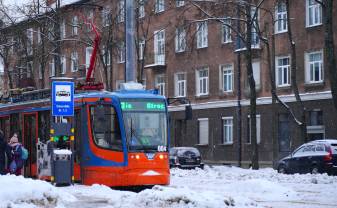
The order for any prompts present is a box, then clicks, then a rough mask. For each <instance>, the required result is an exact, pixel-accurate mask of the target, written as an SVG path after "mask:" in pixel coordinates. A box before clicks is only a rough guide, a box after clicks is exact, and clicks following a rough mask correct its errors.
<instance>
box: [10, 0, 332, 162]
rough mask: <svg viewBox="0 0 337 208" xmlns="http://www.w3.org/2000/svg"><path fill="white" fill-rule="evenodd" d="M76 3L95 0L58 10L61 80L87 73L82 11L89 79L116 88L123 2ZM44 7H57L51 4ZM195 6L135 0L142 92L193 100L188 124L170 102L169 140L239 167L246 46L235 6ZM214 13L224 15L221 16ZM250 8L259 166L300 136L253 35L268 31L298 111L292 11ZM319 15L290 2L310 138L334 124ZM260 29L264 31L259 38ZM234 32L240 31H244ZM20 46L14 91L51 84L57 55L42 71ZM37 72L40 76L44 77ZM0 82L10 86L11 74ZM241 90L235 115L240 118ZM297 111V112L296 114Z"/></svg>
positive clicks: (307, 5) (246, 147) (245, 123)
mask: <svg viewBox="0 0 337 208" xmlns="http://www.w3.org/2000/svg"><path fill="white" fill-rule="evenodd" d="M79 2H81V3H82V4H83V5H85V4H89V3H90V4H91V5H96V6H91V7H89V6H76V7H71V6H69V5H65V6H63V7H62V6H61V10H62V11H63V12H62V21H60V24H59V25H60V26H59V27H60V38H61V39H63V40H64V41H62V44H61V47H60V48H61V53H60V54H61V55H60V62H61V66H62V67H61V69H62V70H61V73H60V74H59V76H70V77H75V78H76V80H77V81H80V80H81V79H83V77H84V75H85V69H86V68H87V66H88V63H89V60H90V55H91V53H92V45H91V44H90V40H93V38H94V33H93V32H92V31H91V29H90V27H89V28H88V26H87V25H86V24H85V23H84V19H83V15H85V16H86V18H85V19H87V20H88V19H89V20H93V21H94V22H95V24H96V25H97V27H98V29H99V31H100V32H101V34H102V42H101V45H100V49H101V50H100V56H98V62H97V64H96V70H95V75H94V76H95V78H96V80H100V81H102V82H103V83H104V84H105V87H106V88H107V89H109V90H116V89H118V83H121V82H123V81H124V79H125V76H124V74H125V73H124V62H125V46H124V41H123V24H124V22H125V18H124V12H125V9H124V1H122V0H121V1H103V0H100V1H79ZM48 3H49V5H53V4H54V2H53V1H49V2H48ZM97 5H98V6H97ZM198 5H199V4H198ZM198 5H195V3H191V1H184V0H149V1H146V2H145V1H144V2H143V1H140V2H139V4H137V10H136V11H137V12H136V14H137V15H138V20H137V24H136V25H137V35H136V36H137V37H136V43H137V59H138V61H139V62H138V69H137V73H138V74H137V76H138V80H141V81H142V82H143V84H145V85H146V88H148V89H151V88H158V90H159V92H160V94H163V95H165V96H167V97H169V98H173V97H176V98H187V99H189V100H190V101H191V105H192V109H193V118H192V119H191V120H186V119H185V112H184V109H185V108H184V106H183V105H172V106H170V107H169V111H170V114H171V115H170V119H171V120H170V125H171V131H170V134H171V145H173V146H196V147H197V148H198V149H199V150H200V151H201V152H202V155H203V157H204V159H205V160H206V161H209V162H214V163H228V164H235V163H237V160H238V155H239V153H238V149H239V147H240V146H241V156H242V161H243V163H244V164H247V165H249V164H250V160H251V150H252V147H251V146H252V145H251V139H250V121H249V120H250V119H249V92H250V91H249V86H248V81H247V73H246V65H245V63H246V61H245V59H244V56H243V53H244V51H245V47H244V45H242V43H240V41H239V39H238V35H237V33H236V32H235V18H233V17H234V16H233V12H232V11H226V8H227V7H226V6H224V10H220V11H219V8H215V7H212V6H208V5H206V3H204V4H201V7H205V10H203V11H214V13H212V14H216V15H218V16H216V17H217V18H214V17H213V18H210V17H209V16H207V15H205V13H204V12H202V10H200V7H198ZM100 6H102V7H100ZM336 9H337V8H334V11H336ZM228 10H230V9H228ZM219 12H220V13H221V12H223V13H224V14H225V15H223V14H222V15H221V16H220V15H219ZM252 12H253V13H254V14H256V15H255V19H254V23H253V24H254V26H253V29H252V56H253V64H252V65H253V75H254V79H255V82H256V92H257V97H258V99H257V140H258V144H259V145H258V146H259V155H260V157H259V159H260V162H261V164H265V165H271V164H272V162H273V161H275V160H277V158H279V157H281V156H284V155H286V154H288V153H289V152H290V151H291V150H293V149H294V148H296V147H297V146H299V145H300V144H302V143H303V142H304V141H303V140H302V139H301V137H300V128H299V127H298V125H297V124H296V123H295V121H294V120H293V119H292V117H291V116H290V114H289V112H288V111H287V110H285V109H284V108H283V107H282V106H281V105H279V104H277V105H275V106H274V105H272V97H271V82H270V74H269V65H268V64H269V63H268V50H267V47H266V44H265V43H264V42H263V41H262V39H261V38H260V36H259V35H266V36H267V35H269V36H270V37H271V36H272V35H273V36H274V38H275V57H273V59H274V62H275V68H274V69H273V72H272V73H273V74H274V76H275V82H276V83H275V84H276V89H277V94H278V95H279V96H280V97H281V99H282V100H283V101H284V102H286V103H287V104H288V105H289V106H290V108H291V109H293V110H294V112H298V111H299V110H300V109H299V107H298V103H297V102H296V100H295V96H294V92H293V89H292V85H293V82H292V73H293V72H292V71H291V55H290V54H291V53H290V44H289V40H288V24H287V21H286V18H287V16H288V15H289V14H288V13H287V10H286V7H285V4H284V2H282V1H279V2H276V1H266V3H264V4H263V5H261V6H260V7H259V8H254V7H253V8H252ZM299 14H301V15H299ZM226 15H228V16H230V17H226ZM322 15H323V14H322V8H321V6H320V5H319V4H318V3H316V2H315V1H314V0H298V1H291V3H290V17H291V27H292V32H293V38H294V42H295V43H296V60H297V73H296V75H297V84H298V87H299V91H300V94H301V98H302V100H303V104H304V106H305V108H306V122H307V133H308V138H309V140H313V139H321V138H336V137H337V130H336V128H335V125H334V124H335V123H337V116H336V115H337V114H336V113H337V112H336V110H335V109H334V107H333V104H332V99H331V93H330V86H329V77H328V76H329V75H328V69H327V67H325V61H326V58H325V57H326V56H325V54H324V50H323V49H324V39H323V38H324V31H323V30H324V25H323V24H322ZM224 16H225V17H224ZM21 24H23V23H21ZM31 24H32V23H31V22H30V23H26V25H27V27H26V31H27V33H26V34H27V35H26V40H27V41H28V43H29V44H27V45H28V46H30V45H34V44H36V43H39V39H41V38H39V35H38V34H39V32H38V28H37V27H34V23H33V26H30V25H31ZM28 25H29V26H28ZM257 28H261V31H263V32H261V34H259V33H258V31H257ZM241 29H242V31H244V28H241ZM336 30H337V29H336ZM109 31H110V33H109ZM336 32H337V31H336ZM73 39H75V40H73ZM83 40H86V41H83ZM28 48H29V47H28ZM33 48H34V47H33ZM46 48H48V47H46ZM47 50H48V49H47ZM27 51H28V52H29V53H28V54H30V56H29V57H31V59H25V61H27V67H26V68H23V69H21V68H20V70H28V71H27V73H26V74H25V73H19V76H22V77H18V79H17V81H18V84H19V85H17V87H26V86H31V85H33V87H35V88H41V87H46V86H48V83H49V78H50V77H52V76H55V75H56V74H55V59H54V58H53V56H50V57H49V60H48V64H47V65H45V67H44V68H41V67H40V66H39V64H38V62H37V61H36V60H35V59H34V57H35V56H34V52H35V50H33V52H30V50H28V49H27ZM13 55H14V56H15V54H13ZM10 60H11V61H10V64H9V65H8V66H7V68H6V67H5V69H4V70H5V73H4V74H6V70H8V68H10V67H14V66H17V63H16V61H17V58H12V59H10ZM41 71H44V72H45V73H44V75H43V76H41V74H42V73H41ZM239 71H240V77H239ZM21 74H22V75H21ZM6 79H7V78H6V76H5V80H6ZM27 80H28V81H27ZM29 80H30V81H29ZM42 82H44V83H43V84H42ZM239 82H240V83H239ZM239 84H240V89H239ZM4 87H5V89H8V80H7V81H5V86H4ZM6 87H7V88H6ZM239 91H241V100H240V104H241V106H242V107H241V112H242V114H241V117H239V114H238V110H239V107H238V92H239ZM296 116H297V117H298V116H299V114H298V113H296ZM239 118H241V131H240V128H239V125H238V124H239V123H238V119H239ZM240 132H241V142H240V141H239V136H238V135H239V133H240Z"/></svg>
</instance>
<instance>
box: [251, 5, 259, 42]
mask: <svg viewBox="0 0 337 208" xmlns="http://www.w3.org/2000/svg"><path fill="white" fill-rule="evenodd" d="M259 16H260V15H259V10H257V8H256V7H252V8H251V18H252V22H253V24H252V40H251V41H252V42H251V45H252V48H259V47H260V38H259V34H258V27H259Z"/></svg>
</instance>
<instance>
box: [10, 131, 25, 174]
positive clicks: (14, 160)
mask: <svg viewBox="0 0 337 208" xmlns="http://www.w3.org/2000/svg"><path fill="white" fill-rule="evenodd" d="M9 146H10V150H11V152H10V163H9V172H10V173H11V174H15V175H21V169H22V168H23V164H24V161H23V159H22V144H21V143H20V142H19V139H18V134H17V133H14V134H13V137H12V138H11V139H10V141H9Z"/></svg>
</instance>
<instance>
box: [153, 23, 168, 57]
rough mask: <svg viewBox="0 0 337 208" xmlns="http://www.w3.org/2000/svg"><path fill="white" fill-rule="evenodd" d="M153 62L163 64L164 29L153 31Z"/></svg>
mask: <svg viewBox="0 0 337 208" xmlns="http://www.w3.org/2000/svg"><path fill="white" fill-rule="evenodd" d="M154 62H155V64H165V30H160V31H155V32H154Z"/></svg>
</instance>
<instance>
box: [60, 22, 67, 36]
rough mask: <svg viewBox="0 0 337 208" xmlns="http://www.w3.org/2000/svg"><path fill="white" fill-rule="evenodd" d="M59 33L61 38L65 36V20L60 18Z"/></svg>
mask: <svg viewBox="0 0 337 208" xmlns="http://www.w3.org/2000/svg"><path fill="white" fill-rule="evenodd" d="M60 34H61V37H60V38H61V39H64V38H66V22H65V21H64V20H62V22H61V25H60Z"/></svg>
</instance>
